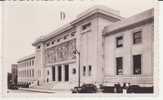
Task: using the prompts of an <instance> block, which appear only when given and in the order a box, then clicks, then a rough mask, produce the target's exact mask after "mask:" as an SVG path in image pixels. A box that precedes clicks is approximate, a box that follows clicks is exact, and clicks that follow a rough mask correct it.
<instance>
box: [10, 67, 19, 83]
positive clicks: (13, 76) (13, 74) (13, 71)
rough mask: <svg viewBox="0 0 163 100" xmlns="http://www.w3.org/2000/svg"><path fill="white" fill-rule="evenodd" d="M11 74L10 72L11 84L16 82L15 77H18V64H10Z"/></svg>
mask: <svg viewBox="0 0 163 100" xmlns="http://www.w3.org/2000/svg"><path fill="white" fill-rule="evenodd" d="M11 74H12V84H17V80H18V79H17V77H18V65H17V64H12V65H11Z"/></svg>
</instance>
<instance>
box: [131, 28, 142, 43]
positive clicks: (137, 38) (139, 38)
mask: <svg viewBox="0 0 163 100" xmlns="http://www.w3.org/2000/svg"><path fill="white" fill-rule="evenodd" d="M141 42H142V31H137V32H134V33H133V44H138V43H141Z"/></svg>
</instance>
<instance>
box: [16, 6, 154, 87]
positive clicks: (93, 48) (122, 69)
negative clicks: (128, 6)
mask: <svg viewBox="0 0 163 100" xmlns="http://www.w3.org/2000/svg"><path fill="white" fill-rule="evenodd" d="M153 18H154V17H153V10H148V11H145V12H143V13H140V14H138V15H135V16H132V17H130V18H123V17H121V16H120V14H119V11H115V10H113V9H109V8H106V7H103V6H95V7H93V8H90V9H88V10H87V11H86V12H83V13H81V14H80V15H79V16H77V18H76V19H75V20H73V21H72V22H70V23H69V24H67V25H65V26H63V27H61V28H59V29H57V30H56V31H54V32H51V33H50V34H48V35H46V36H41V37H39V38H38V39H37V40H36V41H34V43H33V44H32V45H33V46H34V47H35V48H36V49H35V56H34V58H30V60H31V59H32V60H34V61H35V63H34V66H33V67H32V68H34V77H35V78H32V79H34V80H36V81H37V83H38V84H37V85H40V86H42V87H45V88H51V89H70V88H73V87H75V86H78V85H79V76H80V84H81V85H82V84H84V83H92V84H95V85H97V86H99V85H101V84H103V85H107V86H110V85H114V84H116V83H117V82H121V83H131V84H148V85H152V84H153V35H154V31H153V30H154V29H153ZM74 51H77V53H75V52H74ZM26 61H27V62H28V61H29V59H28V60H27V59H26V60H24V59H23V60H20V61H19V62H18V63H19V65H18V69H19V68H20V69H19V70H18V72H19V74H18V77H19V76H21V77H19V78H18V81H20V82H21V81H25V80H26V81H29V80H28V78H26V77H24V75H22V74H21V73H23V74H24V73H26V71H25V69H26V68H27V70H28V69H29V68H30V67H27V66H26V67H25V65H24V63H25V62H26ZM22 66H24V67H22ZM21 68H22V69H21ZM79 68H80V69H79ZM22 76H23V78H22ZM25 76H26V75H25Z"/></svg>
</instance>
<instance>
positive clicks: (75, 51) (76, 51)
mask: <svg viewBox="0 0 163 100" xmlns="http://www.w3.org/2000/svg"><path fill="white" fill-rule="evenodd" d="M73 53H74V54H78V57H79V65H78V87H80V52H79V51H78V50H77V49H76V48H75V50H74V51H73Z"/></svg>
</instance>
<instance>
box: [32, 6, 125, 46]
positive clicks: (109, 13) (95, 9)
mask: <svg viewBox="0 0 163 100" xmlns="http://www.w3.org/2000/svg"><path fill="white" fill-rule="evenodd" d="M95 13H102V14H104V15H106V16H110V17H113V18H116V19H120V20H121V19H124V18H123V17H121V16H120V13H119V11H116V10H113V9H110V8H107V7H105V6H94V7H92V8H90V9H88V10H86V11H85V12H82V13H81V14H79V15H78V16H77V18H76V19H75V20H73V21H72V22H70V23H68V24H66V25H64V26H62V27H61V28H58V29H57V30H55V31H53V32H51V33H50V34H48V35H44V36H41V37H39V38H38V39H36V41H34V42H33V43H32V45H33V46H35V45H36V44H38V43H39V42H43V41H46V40H48V39H50V38H52V37H54V36H56V35H59V34H61V33H63V32H65V31H67V30H69V29H72V28H73V27H74V26H73V25H74V24H76V23H78V22H79V21H81V20H84V19H86V18H87V17H89V16H92V15H93V14H95Z"/></svg>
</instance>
